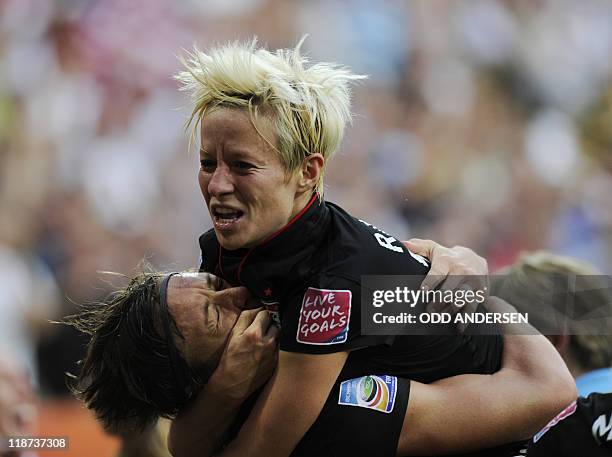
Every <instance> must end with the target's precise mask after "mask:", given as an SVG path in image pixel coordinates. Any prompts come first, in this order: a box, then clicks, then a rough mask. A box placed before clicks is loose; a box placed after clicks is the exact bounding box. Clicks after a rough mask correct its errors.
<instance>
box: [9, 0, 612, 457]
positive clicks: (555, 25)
mask: <svg viewBox="0 0 612 457" xmlns="http://www.w3.org/2000/svg"><path fill="white" fill-rule="evenodd" d="M305 33H308V34H309V37H308V39H307V40H306V42H305V45H304V49H305V51H306V52H307V53H308V54H309V55H310V56H311V57H312V59H313V60H330V61H336V62H339V63H343V64H346V65H348V66H349V67H351V68H352V69H353V70H354V71H355V72H359V73H364V74H368V75H369V76H370V77H369V80H368V81H367V82H366V83H365V84H362V85H361V86H360V87H358V88H357V90H356V92H355V98H354V111H355V113H356V117H355V119H354V124H353V126H352V127H351V128H350V129H349V130H348V133H347V135H346V138H345V141H344V144H343V147H342V149H341V151H340V152H339V154H338V155H337V156H336V158H335V159H334V160H333V161H332V163H331V165H330V167H329V173H328V176H327V180H326V181H327V189H326V197H327V198H328V199H329V200H332V201H335V202H338V203H340V204H341V205H343V206H344V207H345V208H346V209H348V210H349V211H350V212H352V213H353V214H355V215H357V216H359V217H361V218H363V219H366V220H368V221H369V222H371V223H373V224H375V225H377V226H379V227H384V228H385V230H387V231H388V232H391V233H394V234H396V235H398V236H400V237H402V238H405V239H406V238H409V237H412V236H416V237H427V238H433V239H435V240H437V241H439V242H441V243H444V244H448V245H455V244H463V245H466V246H469V247H471V248H473V249H475V250H476V251H477V252H479V253H480V254H482V255H484V256H486V257H487V259H488V260H489V263H490V266H491V267H492V268H497V267H500V266H503V265H506V264H508V263H511V262H512V261H513V260H514V259H515V258H516V257H517V255H519V253H520V252H521V251H523V250H533V249H537V248H545V249H550V250H552V251H555V252H559V253H564V254H570V255H574V256H577V257H580V258H584V259H587V260H589V261H591V262H592V263H594V264H596V265H597V266H598V267H599V268H600V269H602V271H604V272H606V273H609V272H610V271H611V270H612V238H611V237H610V232H611V230H612V204H611V201H610V200H611V199H612V175H611V173H612V78H611V76H612V58H611V57H612V1H604V0H581V1H580V2H576V1H571V0H565V1H563V0H557V1H545V0H537V1H536V0H509V1H494V0H474V1H441V0H416V1H399V0H398V1H392V0H383V1H375V2H373V1H368V0H313V1H305V0H303V1H298V0H292V1H286V0H234V1H224V0H210V1H198V0H188V1H180V2H172V1H169V0H129V1H128V0H71V1H68V0H66V1H51V0H0V278H1V279H0V284H1V286H2V287H0V351H2V352H3V353H4V356H8V357H10V358H12V359H13V360H16V361H17V362H12V363H13V364H15V366H16V364H24V365H25V366H26V367H27V369H28V370H30V371H31V372H32V373H34V379H35V381H34V384H35V386H37V391H38V395H39V400H38V401H39V403H38V405H39V409H38V414H37V416H36V417H37V419H36V420H35V424H36V425H35V431H36V432H37V433H45V434H59V435H67V434H69V435H70V436H71V439H72V443H71V445H72V451H71V453H70V455H88V456H94V455H100V456H108V455H112V454H113V452H114V451H115V450H116V449H117V441H116V440H113V439H110V438H104V437H103V435H101V434H100V432H99V431H97V430H96V429H95V424H94V423H93V422H92V421H91V420H90V419H89V417H88V415H87V413H86V412H85V411H83V410H82V409H80V407H79V406H78V405H75V404H74V403H73V402H71V400H70V398H69V397H68V396H67V390H66V388H65V382H64V375H63V373H64V372H65V371H67V370H72V371H74V370H75V365H74V361H75V360H76V359H77V358H79V356H80V354H81V351H82V346H83V340H82V339H79V337H78V336H76V335H75V334H73V333H72V332H71V331H70V330H68V329H66V328H63V327H61V326H58V325H50V324H48V323H47V319H57V318H59V317H61V316H64V315H66V314H69V313H70V312H72V311H73V310H74V303H79V302H83V301H89V300H96V299H101V298H102V297H104V295H105V294H106V293H107V292H108V285H107V284H105V283H104V282H103V281H101V279H100V278H101V277H100V274H99V273H98V272H99V271H100V270H109V271H115V272H121V273H126V274H130V273H131V272H133V271H134V268H135V267H136V265H137V264H138V262H139V261H140V260H141V259H142V258H143V257H146V258H148V260H149V261H150V262H151V263H152V264H153V265H155V266H156V267H159V268H164V269H178V268H184V267H193V266H195V265H196V263H197V259H198V249H197V243H196V238H197V236H198V235H199V234H200V233H202V232H203V231H205V230H207V229H208V228H209V227H210V222H209V220H208V217H207V214H206V210H205V207H204V204H203V200H202V197H201V196H200V192H199V189H198V186H197V180H196V173H197V168H198V159H197V154H196V153H195V151H191V152H189V151H188V148H187V135H185V133H184V131H183V122H184V120H185V118H186V116H187V114H188V112H189V110H188V102H187V100H186V98H185V97H184V95H183V94H180V93H179V92H178V91H177V86H176V84H175V82H174V81H173V79H172V77H171V75H172V74H173V73H175V72H176V71H177V70H178V68H179V65H178V61H177V59H176V55H177V54H179V53H180V50H181V48H187V49H188V48H191V46H192V44H193V43H198V44H199V45H200V46H201V47H206V46H209V45H211V44H214V43H223V42H225V41H228V40H235V39H243V40H247V39H250V38H251V37H252V36H253V35H257V36H258V37H259V40H260V42H261V43H264V44H266V45H267V46H268V47H269V48H278V47H292V46H293V45H294V44H295V43H296V42H297V41H298V40H299V38H300V37H301V36H302V35H303V34H305ZM6 364H9V365H10V362H6ZM78 427H81V428H78ZM93 443H97V444H95V445H94V444H93ZM43 455H44V454H43ZM56 455H59V454H56ZM62 455H68V454H62Z"/></svg>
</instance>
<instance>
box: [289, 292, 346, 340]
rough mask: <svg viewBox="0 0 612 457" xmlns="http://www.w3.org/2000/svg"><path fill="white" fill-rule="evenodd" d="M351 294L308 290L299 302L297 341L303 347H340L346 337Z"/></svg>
mask: <svg viewBox="0 0 612 457" xmlns="http://www.w3.org/2000/svg"><path fill="white" fill-rule="evenodd" d="M351 298H352V295H351V291H350V290H331V289H315V288H314V287H309V288H308V290H307V291H306V293H305V294H304V299H303V300H302V308H301V309H300V321H299V324H298V329H297V335H296V340H297V341H298V342H300V343H305V344H317V345H328V344H339V343H344V342H345V341H346V339H347V338H348V330H349V321H350V318H351Z"/></svg>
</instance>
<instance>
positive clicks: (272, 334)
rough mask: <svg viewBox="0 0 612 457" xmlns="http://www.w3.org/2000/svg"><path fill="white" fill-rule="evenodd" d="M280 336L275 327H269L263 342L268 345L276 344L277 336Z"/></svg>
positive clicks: (278, 330)
mask: <svg viewBox="0 0 612 457" xmlns="http://www.w3.org/2000/svg"><path fill="white" fill-rule="evenodd" d="M279 335H280V329H279V328H278V327H277V326H276V325H270V327H269V328H268V331H267V332H266V336H265V338H264V341H265V342H266V343H269V344H272V343H274V344H276V341H277V340H278V336H279Z"/></svg>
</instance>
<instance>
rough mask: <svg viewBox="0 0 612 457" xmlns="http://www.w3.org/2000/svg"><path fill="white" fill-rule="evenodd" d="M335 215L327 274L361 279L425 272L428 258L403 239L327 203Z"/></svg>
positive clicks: (427, 268)
mask: <svg viewBox="0 0 612 457" xmlns="http://www.w3.org/2000/svg"><path fill="white" fill-rule="evenodd" d="M327 205H328V207H329V209H330V213H331V216H332V226H331V227H332V228H331V236H330V240H331V241H330V246H329V248H330V257H331V260H332V261H331V262H329V263H328V264H327V265H326V266H325V268H324V273H326V274H327V275H329V276H332V277H333V276H339V277H342V278H345V279H348V278H352V279H353V280H357V281H360V278H361V276H363V275H396V274H403V275H423V274H426V273H427V272H428V271H429V262H428V261H427V259H425V258H424V257H422V256H420V255H418V254H415V253H413V252H411V251H409V250H408V249H407V248H406V247H405V246H404V244H403V243H402V242H401V241H400V239H399V238H398V237H396V236H393V235H390V234H389V233H387V232H385V231H384V230H383V229H380V228H378V227H376V226H374V225H373V224H370V223H369V222H366V221H364V220H362V219H358V218H356V217H354V216H351V215H350V214H348V213H347V212H346V211H344V210H343V209H342V208H340V207H339V206H337V205H335V204H333V203H329V202H327Z"/></svg>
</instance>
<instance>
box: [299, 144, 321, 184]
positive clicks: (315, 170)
mask: <svg viewBox="0 0 612 457" xmlns="http://www.w3.org/2000/svg"><path fill="white" fill-rule="evenodd" d="M324 165H325V158H324V157H323V155H322V154H320V153H318V152H315V153H314V154H310V155H309V156H308V157H306V158H305V159H304V161H303V162H302V167H301V169H300V179H299V182H298V188H299V190H300V191H301V192H305V191H308V190H312V189H314V188H315V187H316V186H317V183H318V182H319V179H321V175H322V174H323V167H324Z"/></svg>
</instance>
